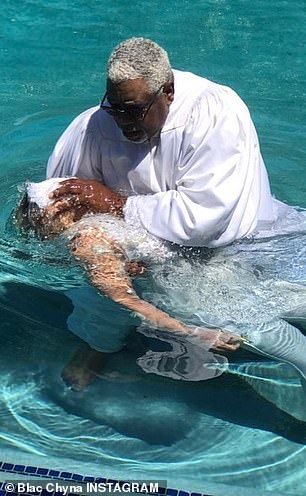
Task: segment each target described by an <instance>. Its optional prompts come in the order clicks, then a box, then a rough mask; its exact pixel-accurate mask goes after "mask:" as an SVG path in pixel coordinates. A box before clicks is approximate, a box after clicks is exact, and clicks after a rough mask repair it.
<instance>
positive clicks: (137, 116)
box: [100, 84, 164, 121]
mask: <svg viewBox="0 0 306 496" xmlns="http://www.w3.org/2000/svg"><path fill="white" fill-rule="evenodd" d="M163 88H164V84H162V85H161V86H160V88H158V90H157V91H156V93H154V95H153V96H152V98H151V99H150V101H149V102H148V103H147V104H146V105H124V104H122V105H116V104H111V103H110V102H109V101H108V100H107V91H106V93H105V95H104V97H103V100H102V101H101V104H100V108H101V109H103V110H105V112H107V113H108V114H110V115H111V116H112V117H119V116H122V117H123V116H129V117H131V118H132V119H133V120H135V121H143V120H144V118H145V117H146V115H147V113H148V112H149V110H150V108H151V107H152V105H153V103H154V102H155V100H156V98H157V97H158V95H159V94H160V93H161V91H162V89H163Z"/></svg>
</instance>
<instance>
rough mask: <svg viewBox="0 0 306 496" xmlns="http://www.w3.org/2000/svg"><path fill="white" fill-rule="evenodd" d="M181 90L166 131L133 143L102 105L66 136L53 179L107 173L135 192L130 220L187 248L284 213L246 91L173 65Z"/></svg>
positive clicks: (113, 182)
mask: <svg viewBox="0 0 306 496" xmlns="http://www.w3.org/2000/svg"><path fill="white" fill-rule="evenodd" d="M174 78H175V97H174V102H173V103H172V104H171V106H170V111H169V115H168V117H167V120H166V122H165V125H164V127H163V129H162V131H161V134H160V138H159V139H157V138H152V139H151V140H150V142H145V143H133V142H131V141H129V140H128V139H127V138H125V137H124V136H123V134H122V132H121V131H120V129H119V128H118V127H117V125H116V123H115V121H114V119H113V118H112V117H111V116H110V115H108V114H107V113H106V112H104V111H103V110H101V109H99V107H94V108H91V109H88V110H86V111H85V112H83V113H82V114H80V115H79V116H78V117H77V118H76V119H75V120H74V121H73V122H72V123H71V124H70V126H69V127H68V128H67V129H66V131H65V132H64V133H63V135H62V136H61V137H60V139H59V141H58V142H57V144H56V146H55V149H54V151H53V153H52V155H51V157H50V159H49V162H48V169H47V177H48V178H50V177H63V176H77V177H80V178H86V179H96V180H100V181H102V182H103V183H104V184H105V185H107V186H108V187H110V188H112V189H114V190H116V191H118V192H120V193H122V194H124V195H128V199H127V202H126V206H125V209H124V213H125V220H126V221H127V222H128V223H132V224H141V225H142V227H144V228H145V229H146V230H147V231H149V232H150V233H151V234H153V235H155V236H158V237H160V238H162V239H166V240H169V241H172V242H175V243H178V244H181V245H186V246H208V247H215V246H222V245H226V244H228V243H231V242H232V241H234V240H236V239H240V238H243V237H246V236H249V235H251V234H252V233H254V232H255V231H258V230H260V229H261V226H263V227H264V228H267V226H269V225H270V223H271V224H272V223H273V222H274V221H275V220H276V218H277V215H278V214H277V212H278V204H277V202H276V201H275V200H274V199H273V198H272V196H271V192H270V187H269V181H268V177H267V172H266V169H265V166H264V163H263V160H262V157H261V154H260V148H259V143H258V138H257V134H256V130H255V128H254V125H253V123H252V120H251V118H250V115H249V111H248V109H247V107H246V105H245V104H244V103H243V102H242V100H241V99H240V98H239V97H238V95H237V94H236V93H235V92H234V91H233V90H231V89H230V88H227V87H225V86H221V85H218V84H216V83H213V82H211V81H208V80H207V79H204V78H201V77H199V76H196V75H194V74H191V73H187V72H181V71H174Z"/></svg>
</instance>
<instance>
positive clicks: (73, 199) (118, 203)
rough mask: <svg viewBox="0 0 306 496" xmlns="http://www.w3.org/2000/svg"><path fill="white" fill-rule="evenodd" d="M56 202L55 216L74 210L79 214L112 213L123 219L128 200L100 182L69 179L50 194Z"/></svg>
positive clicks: (54, 206) (54, 207) (54, 205)
mask: <svg viewBox="0 0 306 496" xmlns="http://www.w3.org/2000/svg"><path fill="white" fill-rule="evenodd" d="M49 198H51V199H52V200H54V204H53V208H52V210H53V215H57V214H60V213H62V212H64V211H66V210H70V209H74V210H75V212H76V213H77V212H78V211H80V212H82V215H83V214H84V213H85V212H92V213H110V214H113V215H117V216H119V217H123V207H124V205H125V202H126V198H125V197H123V196H121V195H119V194H118V193H116V192H115V191H112V190H111V189H109V188H108V187H107V186H104V184H102V183H100V182H99V181H94V180H90V179H77V178H75V179H67V181H63V182H62V183H61V185H60V186H59V188H57V189H56V190H55V191H53V192H52V193H50V195H49Z"/></svg>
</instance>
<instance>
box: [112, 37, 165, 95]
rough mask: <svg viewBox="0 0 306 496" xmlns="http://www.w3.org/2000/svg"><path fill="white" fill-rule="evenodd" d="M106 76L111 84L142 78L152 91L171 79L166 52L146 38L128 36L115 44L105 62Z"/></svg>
mask: <svg viewBox="0 0 306 496" xmlns="http://www.w3.org/2000/svg"><path fill="white" fill-rule="evenodd" d="M107 78H108V79H109V80H110V81H111V82H112V83H113V84H119V83H123V82H125V81H129V80H131V79H140V78H142V79H144V80H145V81H146V82H147V84H148V87H149V90H150V91H151V92H152V93H156V92H157V91H158V89H159V88H160V87H161V86H162V85H163V84H165V83H167V82H172V81H173V73H172V70H171V66H170V62H169V58H168V54H167V52H166V51H165V50H164V49H163V48H161V47H160V46H159V45H157V43H155V42H154V41H151V40H148V39H146V38H135V37H134V38H129V39H128V40H125V41H123V42H122V43H120V44H119V45H118V46H116V47H115V48H114V50H113V52H112V53H111V55H110V58H109V60H108V64H107Z"/></svg>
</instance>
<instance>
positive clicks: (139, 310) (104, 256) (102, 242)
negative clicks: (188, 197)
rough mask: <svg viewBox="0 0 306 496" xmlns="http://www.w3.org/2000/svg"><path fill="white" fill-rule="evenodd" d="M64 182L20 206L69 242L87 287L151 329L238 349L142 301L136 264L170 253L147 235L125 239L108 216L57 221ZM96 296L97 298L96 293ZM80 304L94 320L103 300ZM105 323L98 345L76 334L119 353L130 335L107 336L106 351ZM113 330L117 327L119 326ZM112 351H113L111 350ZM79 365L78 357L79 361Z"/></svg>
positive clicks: (36, 189)
mask: <svg viewBox="0 0 306 496" xmlns="http://www.w3.org/2000/svg"><path fill="white" fill-rule="evenodd" d="M60 181H61V180H60V179H51V180H47V181H43V182H42V183H30V184H28V186H27V199H26V200H24V201H23V203H22V209H23V216H24V220H26V221H27V222H28V223H29V224H30V226H31V227H32V228H34V230H35V231H36V232H37V233H38V234H39V235H40V236H42V237H50V236H51V235H58V234H60V233H62V236H64V238H65V242H67V241H69V246H70V249H71V252H72V253H73V255H74V256H75V258H76V259H77V260H78V261H80V262H81V263H82V265H83V266H84V267H85V269H86V273H87V276H88V278H89V281H90V283H91V284H92V285H93V286H94V288H96V289H97V290H98V291H99V292H100V293H101V294H102V295H104V296H107V297H109V298H110V299H111V300H112V301H113V302H115V303H118V304H120V305H121V306H123V307H124V308H126V309H128V310H130V311H132V312H135V313H136V314H137V315H138V316H139V317H140V318H141V319H143V320H145V321H146V322H148V323H149V324H150V325H151V326H153V327H156V328H159V329H163V330H165V331H169V332H171V333H172V332H174V333H175V334H176V335H181V336H183V337H185V338H187V339H191V340H192V341H196V342H197V343H198V344H199V345H200V346H201V347H202V348H203V349H205V350H209V349H210V348H213V349H214V350H228V351H231V350H235V349H237V347H238V346H239V344H240V342H241V339H240V338H239V337H238V336H235V335H233V334H232V333H226V332H222V331H221V330H219V329H212V328H211V329H207V328H205V327H201V328H199V327H191V326H187V325H185V324H183V323H182V322H181V321H179V320H178V319H175V318H173V317H171V316H170V315H169V314H168V313H166V312H164V311H162V310H159V309H158V308H157V306H155V305H152V304H150V303H148V302H147V301H145V300H143V299H141V298H139V296H138V295H137V294H136V292H135V290H134V288H133V285H132V280H131V277H130V274H131V273H132V274H135V273H139V272H142V269H143V266H142V265H141V264H139V263H138V261H139V262H140V261H143V260H144V259H145V258H151V259H152V254H151V253H150V249H153V250H154V248H155V250H157V251H158V255H157V258H160V257H162V258H163V257H167V256H169V255H170V253H169V252H168V250H167V249H166V247H165V245H164V244H163V243H162V242H160V241H158V240H157V239H154V238H152V237H150V236H149V235H148V233H147V232H146V231H145V230H142V231H139V229H138V228H137V229H136V230H134V232H133V233H130V234H129V235H127V231H126V229H125V223H124V221H123V220H121V219H117V218H115V217H113V216H111V215H110V214H104V215H103V214H102V215H87V216H84V217H83V218H82V214H83V212H82V210H81V211H79V213H78V215H77V216H76V213H75V211H73V210H70V209H69V208H68V209H67V211H66V212H65V213H60V214H59V215H57V216H53V215H52V210H53V209H54V208H56V205H55V206H54V204H53V202H52V201H51V200H50V198H49V194H50V193H51V192H52V191H53V190H54V189H56V188H57V187H58V184H59V182H60ZM153 258H154V257H153ZM93 294H94V295H95V297H96V296H97V295H96V293H93ZM100 298H101V297H100ZM81 299H82V300H84V301H85V304H88V306H87V309H86V310H87V311H86V312H85V314H84V316H85V315H86V314H87V315H88V314H89V315H91V313H92V312H93V313H94V314H95V311H96V309H95V307H96V305H97V306H98V308H99V307H100V305H99V303H100V299H99V298H96V299H97V300H98V303H97V304H96V302H95V301H94V302H93V303H92V302H90V298H89V300H88V296H87V295H85V297H84V294H82V295H81ZM82 304H84V302H82ZM101 317H102V312H101V315H100V318H99V317H98V319H97V322H96V323H95V328H97V327H98V328H99V333H98V335H96V339H93V338H92V336H91V337H89V338H88V336H87V338H86V336H84V335H82V332H80V331H79V330H77V331H76V334H78V335H79V336H80V337H81V338H84V339H85V340H86V342H88V343H89V344H90V346H91V347H92V348H93V349H96V350H99V351H102V352H112V351H118V349H120V348H122V346H123V340H124V338H125V337H126V334H127V331H128V329H124V330H123V333H122V334H123V336H122V335H120V332H119V333H118V332H116V330H114V332H113V335H109V336H108V343H106V347H105V343H104V333H103V326H102V328H101ZM87 321H88V319H86V317H85V325H84V328H85V329H86V333H88V334H89V336H90V329H91V326H90V325H89V326H88V325H87ZM113 327H116V324H115V325H114V326H113ZM122 338H123V339H122ZM109 346H110V348H111V349H108V347H109ZM114 347H115V349H114ZM116 347H118V349H116ZM105 348H106V349H105ZM93 357H94V359H96V357H95V355H94V353H93V354H92V357H91V359H92V358H93ZM206 357H207V362H209V363H217V362H219V363H224V362H226V359H225V358H223V357H218V356H214V355H213V354H212V353H207V355H206ZM83 358H84V357H83ZM79 359H80V356H78V360H79ZM86 360H87V359H86ZM86 360H85V361H86ZM219 373H221V372H219ZM219 373H218V371H217V370H215V372H214V373H213V374H211V373H209V374H208V375H210V376H211V375H213V376H216V375H219Z"/></svg>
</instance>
